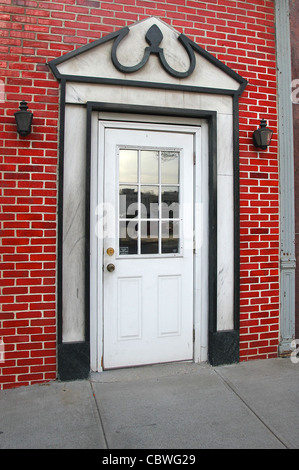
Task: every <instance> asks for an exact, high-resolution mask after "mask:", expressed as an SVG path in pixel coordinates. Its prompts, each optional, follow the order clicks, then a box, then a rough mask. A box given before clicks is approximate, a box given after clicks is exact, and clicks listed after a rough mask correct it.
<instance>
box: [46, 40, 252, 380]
mask: <svg viewBox="0 0 299 470" xmlns="http://www.w3.org/2000/svg"><path fill="white" fill-rule="evenodd" d="M119 35H120V32H119V31H118V32H115V33H111V34H109V35H108V36H106V37H104V38H102V39H99V40H97V41H95V42H93V43H91V44H88V45H86V46H84V47H80V48H79V49H77V50H75V51H73V52H70V53H68V54H65V55H63V56H61V57H59V58H57V59H55V60H53V61H51V62H49V64H48V65H49V67H50V68H51V70H52V72H53V74H54V75H55V77H56V78H57V79H58V80H60V81H61V91H60V136H59V182H58V188H59V195H58V278H57V286H58V299H57V310H58V313H57V316H58V328H57V332H58V334H57V342H58V375H59V377H61V378H63V377H64V378H65V377H70V380H73V379H74V378H86V377H87V376H88V373H89V369H90V344H89V338H90V305H89V304H90V298H89V295H90V293H89V290H90V269H89V268H90V266H89V256H90V233H89V230H90V199H89V197H87V198H86V221H85V223H86V269H85V283H86V284H85V292H86V299H85V341H83V342H78V343H63V342H62V316H63V314H62V296H63V285H62V264H63V256H62V244H63V233H62V231H63V223H62V222H63V168H64V162H63V160H64V158H63V155H64V121H65V104H66V103H65V96H66V85H67V82H70V81H71V82H81V83H96V84H109V85H115V86H130V87H143V88H150V89H167V90H175V91H181V92H184V91H189V92H194V93H206V94H207V93H208V94H219V95H229V96H232V98H233V136H234V137H233V164H234V207H235V210H234V329H233V330H230V331H221V332H217V115H216V112H214V111H205V110H185V109H176V108H156V107H142V106H126V105H118V104H108V103H96V102H88V103H86V104H79V103H78V104H76V105H80V106H86V107H87V140H86V158H87V161H86V185H87V189H88V192H87V194H88V196H90V156H91V116H92V111H95V110H102V111H109V112H115V113H134V114H151V115H165V116H178V117H188V116H189V117H198V118H200V119H207V120H208V122H209V161H210V165H209V188H210V189H209V191H210V194H211V195H212V197H211V198H210V205H209V221H210V222H209V232H210V239H209V321H208V328H209V352H208V354H209V361H210V362H211V364H213V365H216V364H220V363H230V362H231V361H233V362H236V361H237V360H238V357H239V356H238V355H239V352H238V351H239V346H238V344H239V305H240V300H239V297H240V293H239V291H240V274H239V264H240V244H239V231H240V230H239V227H240V217H239V118H238V113H239V110H238V97H239V95H240V94H241V93H242V92H243V90H244V89H245V87H246V85H247V81H246V80H245V79H243V78H242V77H241V76H240V75H238V74H237V73H236V72H234V71H233V70H231V69H230V68H229V67H227V66H226V65H225V64H223V63H222V62H220V61H219V60H218V59H216V58H215V57H214V56H212V55H211V54H209V53H208V52H207V51H205V50H204V49H202V48H201V47H200V46H198V45H197V44H195V43H193V42H192V41H191V40H189V39H188V38H186V41H188V42H189V44H190V46H192V48H193V49H194V50H195V51H197V52H198V53H199V54H200V55H202V56H203V57H205V58H206V59H207V60H209V61H210V62H211V63H213V64H214V65H215V66H217V67H219V68H220V69H221V70H223V71H224V72H225V73H227V74H228V75H229V76H231V77H232V78H234V79H235V80H236V81H237V82H238V83H240V87H239V89H238V90H230V89H221V88H219V89H213V88H208V87H197V86H187V85H177V84H168V83H151V82H145V81H137V80H136V81H135V80H123V79H108V78H101V77H85V76H74V75H63V74H60V73H59V71H58V69H57V65H59V64H60V63H63V62H65V61H67V60H69V59H71V58H73V57H76V56H77V55H79V54H82V53H84V52H86V51H87V50H90V49H92V48H94V47H97V46H98V45H100V44H104V43H105V42H107V41H110V40H115V39H116V38H118V36H119ZM116 119H117V118H116ZM228 345H230V347H229V348H228ZM217 351H218V352H217ZM223 351H224V352H223ZM220 357H221V358H222V359H220ZM232 358H234V359H232ZM75 364H76V366H75ZM87 372H88V373H87ZM62 380H64V379H62ZM65 380H67V379H65Z"/></svg>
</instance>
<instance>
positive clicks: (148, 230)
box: [141, 220, 159, 255]
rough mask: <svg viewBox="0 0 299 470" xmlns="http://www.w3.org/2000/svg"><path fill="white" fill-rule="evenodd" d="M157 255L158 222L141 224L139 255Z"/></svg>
mask: <svg viewBox="0 0 299 470" xmlns="http://www.w3.org/2000/svg"><path fill="white" fill-rule="evenodd" d="M157 253H159V222H158V221H157V220H152V221H151V222H149V221H148V222H141V254H142V255H145V254H152V255H153V254H157Z"/></svg>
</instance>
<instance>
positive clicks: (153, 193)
mask: <svg viewBox="0 0 299 470" xmlns="http://www.w3.org/2000/svg"><path fill="white" fill-rule="evenodd" d="M140 195H141V204H142V206H141V217H142V218H157V217H158V216H159V186H141V188H140Z"/></svg>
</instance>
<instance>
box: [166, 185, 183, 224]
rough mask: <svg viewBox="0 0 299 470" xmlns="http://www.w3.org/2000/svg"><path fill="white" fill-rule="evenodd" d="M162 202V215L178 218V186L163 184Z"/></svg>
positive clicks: (167, 217)
mask: <svg viewBox="0 0 299 470" xmlns="http://www.w3.org/2000/svg"><path fill="white" fill-rule="evenodd" d="M161 202H162V217H163V218H164V219H178V218H179V217H180V207H179V187H178V186H163V187H162V191H161Z"/></svg>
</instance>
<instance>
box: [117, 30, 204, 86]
mask: <svg viewBox="0 0 299 470" xmlns="http://www.w3.org/2000/svg"><path fill="white" fill-rule="evenodd" d="M129 32H130V29H129V28H128V27H126V28H124V29H122V30H121V32H120V34H119V36H118V37H117V39H116V40H115V41H114V44H113V47H112V52H111V59H112V62H113V64H114V66H115V67H116V68H117V70H119V71H120V72H123V73H131V72H137V70H140V69H141V68H142V67H144V65H145V64H146V63H147V61H148V59H149V57H150V55H151V54H157V55H158V56H159V59H160V62H161V64H162V66H163V67H164V69H165V70H166V72H168V73H169V74H170V75H172V76H173V77H177V78H186V77H189V75H191V73H192V72H193V70H194V68H195V56H194V52H193V49H192V47H191V45H190V42H189V40H188V38H187V37H186V36H184V35H183V34H181V35H180V36H179V37H178V40H179V41H180V43H181V44H182V45H183V46H184V48H185V50H186V51H187V54H188V56H189V60H190V66H189V69H188V70H187V71H186V72H178V71H177V70H174V69H173V68H172V67H170V65H169V64H168V63H167V61H166V59H165V56H164V52H163V48H161V47H159V44H160V43H161V41H162V39H163V34H162V32H161V30H160V28H159V27H158V26H157V25H155V24H154V25H153V26H151V27H150V29H149V30H148V32H147V33H146V35H145V39H146V42H147V43H148V44H149V47H146V48H145V51H144V56H143V59H142V60H141V62H139V64H137V65H133V66H132V67H126V66H124V65H122V64H121V63H120V62H119V61H118V59H117V56H116V49H117V47H118V45H119V43H120V42H121V41H122V40H123V39H124V37H125V36H126V35H127V34H128V33H129Z"/></svg>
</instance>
